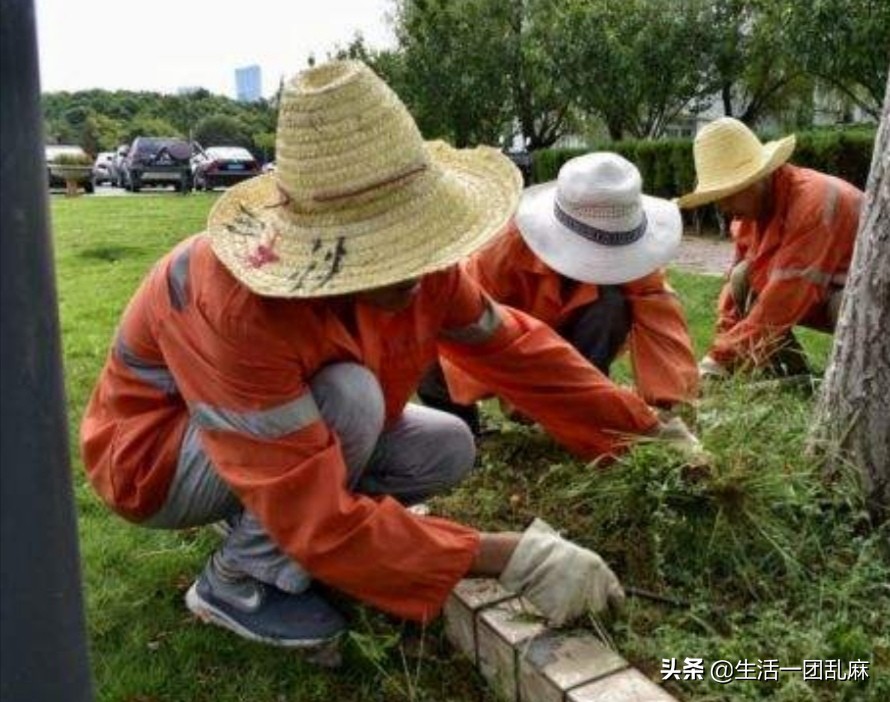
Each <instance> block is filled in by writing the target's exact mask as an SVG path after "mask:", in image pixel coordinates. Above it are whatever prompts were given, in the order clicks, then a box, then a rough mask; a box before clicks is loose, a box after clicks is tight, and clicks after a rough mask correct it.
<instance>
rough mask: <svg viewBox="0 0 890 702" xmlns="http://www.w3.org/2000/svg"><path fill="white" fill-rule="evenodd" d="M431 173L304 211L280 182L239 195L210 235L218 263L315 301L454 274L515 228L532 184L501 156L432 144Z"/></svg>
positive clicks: (214, 216) (216, 217)
mask: <svg viewBox="0 0 890 702" xmlns="http://www.w3.org/2000/svg"><path fill="white" fill-rule="evenodd" d="M427 149H428V153H429V157H430V165H429V167H428V168H427V170H426V171H424V172H423V173H420V174H418V175H417V176H416V177H414V178H412V179H410V180H409V181H408V182H406V183H405V184H404V185H401V186H400V187H397V188H393V189H391V190H390V191H389V192H387V193H385V194H383V195H381V196H380V197H378V198H376V199H367V198H366V199H359V200H358V201H356V202H351V203H345V204H344V205H343V206H342V207H337V208H334V209H327V210H321V211H311V212H295V211H294V210H293V209H292V208H289V207H286V206H283V205H281V202H282V197H283V196H282V193H281V192H280V190H279V189H278V187H277V181H276V179H275V175H274V174H267V175H264V176H258V177H256V178H252V179H250V180H247V181H245V182H244V183H242V184H240V185H237V186H235V187H233V188H230V189H229V190H228V191H227V192H226V193H225V194H224V195H223V196H222V197H221V198H220V199H219V200H218V201H217V202H216V204H215V205H214V207H213V209H212V210H211V212H210V215H209V218H208V224H207V234H208V236H209V237H210V240H211V246H212V249H213V251H214V253H215V254H216V256H217V257H218V258H219V259H220V261H222V263H223V264H224V265H225V266H226V267H227V268H228V269H229V270H230V271H231V272H232V274H233V275H234V276H235V277H236V278H238V279H239V280H240V281H241V282H243V283H244V284H245V285H247V287H249V288H250V289H251V290H252V291H254V292H255V293H258V294H259V295H266V296H271V297H292V298H310V297H321V296H327V295H341V294H345V293H351V292H357V291H361V290H369V289H372V288H377V287H382V286H385V285H391V284H394V283H398V282H401V281H404V280H407V279H410V278H414V277H417V276H421V275H423V274H425V273H430V272H433V271H436V270H440V269H443V268H446V267H448V266H450V265H452V264H454V263H456V262H458V261H460V260H461V259H462V258H464V257H465V256H467V255H468V254H470V253H472V252H473V251H475V250H476V249H478V248H479V247H481V246H482V245H484V244H485V243H486V242H488V241H489V240H490V239H491V238H492V237H493V236H494V235H495V234H497V233H498V232H499V231H500V230H501V229H502V228H503V227H504V226H505V225H506V223H507V222H508V220H509V219H510V217H511V216H512V215H513V212H514V211H515V209H516V204H517V201H518V199H519V194H520V193H521V191H522V176H521V174H520V173H519V171H518V169H517V168H516V167H515V166H514V165H513V163H512V162H511V161H510V160H509V159H508V158H506V157H505V156H504V155H503V154H501V153H500V152H499V151H497V150H496V149H493V148H490V147H478V148H476V149H460V150H458V149H454V148H452V147H450V146H448V145H447V144H445V143H443V142H429V143H427Z"/></svg>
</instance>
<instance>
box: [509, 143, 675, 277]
mask: <svg viewBox="0 0 890 702" xmlns="http://www.w3.org/2000/svg"><path fill="white" fill-rule="evenodd" d="M516 224H517V227H518V228H519V232H520V234H521V235H522V238H523V239H524V240H525V242H526V244H528V246H529V248H530V249H531V250H532V251H534V252H535V254H536V255H537V256H538V257H539V258H540V259H541V260H542V261H544V263H546V264H547V265H548V266H550V267H551V268H553V269H554V270H555V271H557V272H558V273H561V274H562V275H564V276H566V277H568V278H571V279H573V280H578V281H581V282H584V283H596V284H599V285H618V284H621V283H627V282H629V281H631V280H637V279H638V278H642V277H643V276H645V275H648V274H649V273H652V272H653V271H654V270H656V269H658V268H661V267H662V266H664V265H665V264H666V263H667V262H668V261H670V260H671V259H672V258H673V257H674V255H675V254H676V252H677V248H678V247H679V245H680V235H681V233H682V231H683V222H682V219H681V218H680V210H679V209H677V206H676V205H675V204H673V203H672V202H669V201H668V200H662V199H660V198H655V197H650V196H648V195H643V194H642V178H641V177H640V172H639V171H638V170H637V168H636V166H634V165H633V164H632V163H630V161H627V160H626V159H624V158H622V157H621V156H619V155H618V154H614V153H605V152H603V153H591V154H586V155H584V156H579V157H577V158H573V159H571V160H570V161H567V162H566V163H565V164H564V165H563V167H562V168H560V169H559V176H558V177H557V179H556V181H555V182H554V181H551V182H550V183H544V184H543V185H537V186H534V187H532V188H528V189H527V190H526V191H525V192H524V193H523V194H522V200H521V201H520V203H519V209H518V210H517V213H516Z"/></svg>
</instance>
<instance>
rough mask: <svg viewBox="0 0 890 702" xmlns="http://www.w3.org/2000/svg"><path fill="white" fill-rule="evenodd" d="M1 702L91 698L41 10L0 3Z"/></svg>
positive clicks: (27, 0)
mask: <svg viewBox="0 0 890 702" xmlns="http://www.w3.org/2000/svg"><path fill="white" fill-rule="evenodd" d="M0 9H2V12H0V16H2V17H3V21H2V23H0V85H2V90H0V143H2V145H3V150H2V158H0V291H2V296H0V420H2V424H0V429H2V441H0V444H2V449H0V699H2V700H3V702H44V701H46V702H82V701H86V700H90V699H92V690H91V684H90V676H89V667H88V663H87V650H86V635H85V628H84V616H83V599H82V596H81V585H80V565H79V559H78V552H77V535H76V533H77V532H76V524H75V519H74V504H73V499H72V491H71V474H70V461H69V456H68V426H67V420H66V412H65V397H64V390H63V384H62V363H61V344H60V339H59V322H58V307H57V305H56V290H55V282H54V271H53V260H52V248H51V243H50V236H49V227H48V218H47V183H46V166H45V164H44V159H43V117H42V115H41V111H40V84H39V80H38V73H37V43H36V33H35V23H34V7H33V3H32V0H0Z"/></svg>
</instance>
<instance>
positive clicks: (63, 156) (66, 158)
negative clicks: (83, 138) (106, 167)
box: [45, 144, 93, 193]
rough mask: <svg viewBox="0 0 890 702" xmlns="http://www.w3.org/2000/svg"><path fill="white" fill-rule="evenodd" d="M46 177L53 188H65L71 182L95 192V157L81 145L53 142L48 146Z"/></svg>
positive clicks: (46, 150) (87, 190)
mask: <svg viewBox="0 0 890 702" xmlns="http://www.w3.org/2000/svg"><path fill="white" fill-rule="evenodd" d="M45 152H46V177H47V180H48V181H49V187H51V188H64V187H66V186H67V184H68V183H69V182H73V183H75V184H76V185H77V186H78V187H82V188H83V189H84V190H85V191H86V192H88V193H91V192H93V167H92V166H91V165H90V164H91V163H92V162H93V159H91V158H90V156H89V154H87V152H86V151H84V150H83V149H82V148H81V147H79V146H73V145H67V144H52V145H49V146H47V147H46V149H45Z"/></svg>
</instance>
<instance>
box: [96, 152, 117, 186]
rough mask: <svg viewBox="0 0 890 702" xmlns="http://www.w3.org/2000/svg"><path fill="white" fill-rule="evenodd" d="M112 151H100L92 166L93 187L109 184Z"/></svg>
mask: <svg viewBox="0 0 890 702" xmlns="http://www.w3.org/2000/svg"><path fill="white" fill-rule="evenodd" d="M113 158H114V151H100V152H99V155H98V156H96V162H95V163H94V164H93V185H101V184H102V183H110V182H111V160H112V159H113Z"/></svg>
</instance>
